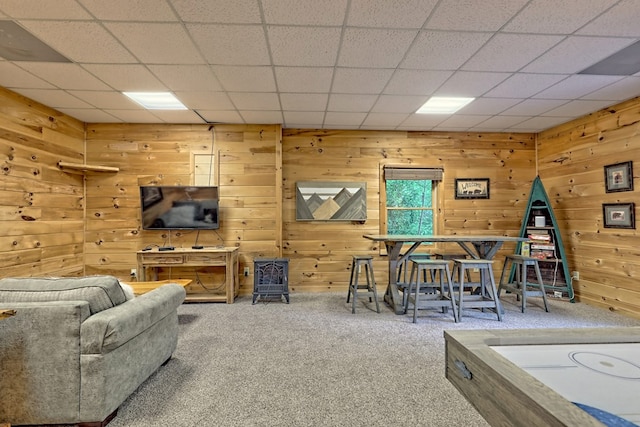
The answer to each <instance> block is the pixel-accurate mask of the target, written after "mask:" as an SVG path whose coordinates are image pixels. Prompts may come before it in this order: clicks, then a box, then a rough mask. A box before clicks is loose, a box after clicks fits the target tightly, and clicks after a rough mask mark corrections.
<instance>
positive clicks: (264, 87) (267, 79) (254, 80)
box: [212, 65, 276, 92]
mask: <svg viewBox="0 0 640 427" xmlns="http://www.w3.org/2000/svg"><path fill="white" fill-rule="evenodd" d="M212 68H213V72H214V73H215V75H216V77H217V78H218V81H219V82H220V84H221V85H222V87H223V88H224V89H225V90H227V91H230V92H275V90H276V84H275V81H274V78H273V70H272V68H271V67H231V66H224V65H220V66H215V67H212Z"/></svg>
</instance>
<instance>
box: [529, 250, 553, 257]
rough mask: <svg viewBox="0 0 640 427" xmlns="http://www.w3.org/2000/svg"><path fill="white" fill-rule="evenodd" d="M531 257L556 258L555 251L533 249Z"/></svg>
mask: <svg viewBox="0 0 640 427" xmlns="http://www.w3.org/2000/svg"><path fill="white" fill-rule="evenodd" d="M531 257H532V258H537V259H549V258H555V257H556V256H555V251H542V250H532V251H531Z"/></svg>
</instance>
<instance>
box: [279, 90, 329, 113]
mask: <svg viewBox="0 0 640 427" xmlns="http://www.w3.org/2000/svg"><path fill="white" fill-rule="evenodd" d="M327 99H328V95H326V94H324V93H283V94H281V95H280V102H281V103H282V109H283V110H284V111H324V110H325V109H326V108H327Z"/></svg>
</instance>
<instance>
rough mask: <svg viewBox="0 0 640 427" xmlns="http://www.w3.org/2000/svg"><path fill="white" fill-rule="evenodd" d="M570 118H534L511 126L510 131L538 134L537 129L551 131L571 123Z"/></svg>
mask: <svg viewBox="0 0 640 427" xmlns="http://www.w3.org/2000/svg"><path fill="white" fill-rule="evenodd" d="M570 119H571V118H570V117H564V118H563V117H534V118H532V119H529V120H524V121H522V122H520V123H517V124H515V125H513V126H511V127H510V128H509V129H512V130H516V131H519V132H536V129H550V128H552V127H554V126H557V125H560V124H562V123H565V122H567V121H569V120H570Z"/></svg>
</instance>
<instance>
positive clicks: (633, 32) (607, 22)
mask: <svg viewBox="0 0 640 427" xmlns="http://www.w3.org/2000/svg"><path fill="white" fill-rule="evenodd" d="M638 7H639V4H638V1H637V0H621V1H620V2H618V3H617V4H616V5H615V6H613V7H612V8H611V9H609V10H608V11H606V12H604V13H603V14H602V15H600V16H598V17H597V18H595V19H594V20H593V21H591V22H590V23H588V24H587V25H585V26H584V27H582V28H581V29H580V30H578V31H577V32H576V34H582V35H594V36H620V37H640V25H638Z"/></svg>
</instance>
